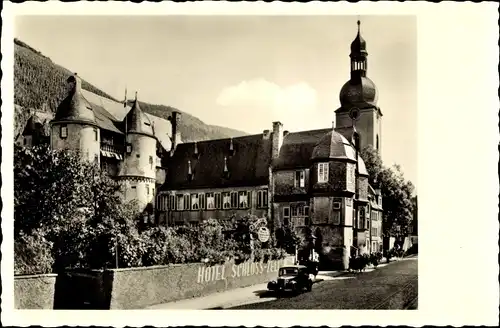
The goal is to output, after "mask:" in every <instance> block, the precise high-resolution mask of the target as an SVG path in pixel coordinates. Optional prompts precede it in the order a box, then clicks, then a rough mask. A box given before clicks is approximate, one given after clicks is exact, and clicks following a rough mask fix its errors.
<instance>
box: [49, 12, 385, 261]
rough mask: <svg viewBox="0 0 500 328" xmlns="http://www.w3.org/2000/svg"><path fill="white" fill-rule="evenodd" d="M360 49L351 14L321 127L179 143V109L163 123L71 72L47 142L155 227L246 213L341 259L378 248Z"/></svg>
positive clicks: (378, 118) (370, 120)
mask: <svg viewBox="0 0 500 328" xmlns="http://www.w3.org/2000/svg"><path fill="white" fill-rule="evenodd" d="M367 56H368V53H367V50H366V41H365V40H364V39H363V38H362V37H361V33H360V23H359V21H358V33H357V36H356V38H355V39H354V41H353V42H352V44H351V54H350V58H351V73H350V79H349V80H348V81H347V82H346V83H345V85H344V86H343V87H342V89H341V90H340V104H341V106H340V108H338V109H337V110H336V111H335V122H336V125H335V126H332V127H329V128H325V129H318V130H311V131H298V132H289V131H287V130H285V128H284V126H283V124H282V123H281V122H274V123H273V125H272V129H268V130H267V129H266V130H264V131H263V132H262V133H260V134H255V135H248V136H242V137H236V138H228V139H219V140H208V141H199V142H189V143H182V142H181V141H180V136H179V133H178V132H177V130H178V126H179V124H181V119H180V113H177V112H173V113H172V115H171V117H170V118H169V120H168V121H166V120H163V119H160V118H157V117H153V116H152V115H148V114H145V113H144V112H143V111H142V110H141V108H140V106H139V102H138V100H137V94H136V97H135V100H134V102H133V104H132V107H131V108H128V107H127V106H126V105H125V106H124V107H123V108H122V107H121V106H120V103H116V102H114V104H111V103H107V104H104V103H103V100H102V99H97V100H96V98H95V97H96V96H95V95H93V94H90V93H88V92H87V91H84V90H82V89H81V82H80V79H79V78H78V76H77V75H75V76H72V77H70V78H69V79H68V82H69V83H70V85H71V88H70V92H69V94H68V96H67V98H66V99H65V100H64V101H63V102H62V103H61V105H60V106H59V108H58V109H57V113H56V115H55V118H54V119H53V120H52V121H51V131H50V143H51V146H52V147H53V148H58V149H75V150H79V151H81V154H82V156H83V157H84V158H85V159H87V160H93V161H96V162H99V163H100V165H101V167H103V169H105V170H106V171H107V172H108V173H109V174H110V175H111V176H114V177H115V178H116V179H117V180H119V181H120V182H121V183H122V184H123V186H124V197H125V199H126V200H128V201H132V200H136V201H138V203H139V204H140V206H141V208H142V209H144V210H145V211H146V213H147V214H148V216H147V218H148V219H149V220H151V221H153V220H154V222H155V223H156V224H161V225H168V226H172V225H181V224H197V223H199V222H201V221H203V220H205V219H210V218H212V219H217V220H227V219H229V218H231V217H232V216H235V215H236V216H242V215H246V214H248V213H250V214H254V215H256V216H258V217H265V218H267V219H268V223H269V227H270V228H271V229H273V230H276V229H278V228H280V227H293V228H294V229H297V230H299V231H301V232H302V233H303V235H304V238H305V239H307V237H308V236H307V234H310V233H312V234H314V235H315V236H316V237H317V238H318V239H319V240H320V243H321V246H322V247H323V248H324V249H327V250H328V253H329V255H328V256H329V257H330V258H331V259H332V260H339V259H340V255H341V252H342V247H343V246H345V247H346V248H347V249H351V251H353V252H354V253H356V252H361V253H362V252H374V251H379V250H380V246H381V244H382V238H381V237H382V233H381V230H382V213H383V211H382V199H381V194H380V190H378V189H374V188H373V187H372V186H370V185H369V182H368V172H367V170H366V167H365V164H364V162H363V160H362V159H361V157H360V156H359V154H358V153H359V150H360V149H362V148H363V147H365V146H371V147H373V148H375V149H377V150H378V151H380V149H381V147H382V134H381V124H382V112H381V110H380V108H379V107H378V106H377V99H378V92H377V88H376V86H375V84H374V83H373V82H372V81H371V80H370V79H369V78H368V77H367V66H368V61H367ZM84 93H85V94H84ZM92 97H94V98H92ZM88 99H90V100H93V101H89V100H88ZM125 103H126V102H125ZM155 123H156V124H155ZM159 126H161V128H159Z"/></svg>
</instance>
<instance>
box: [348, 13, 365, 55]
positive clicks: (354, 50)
mask: <svg viewBox="0 0 500 328" xmlns="http://www.w3.org/2000/svg"><path fill="white" fill-rule="evenodd" d="M367 55H368V52H367V51H366V41H365V39H363V37H362V36H361V21H359V20H358V34H357V35H356V38H355V39H354V41H352V43H351V57H359V56H367Z"/></svg>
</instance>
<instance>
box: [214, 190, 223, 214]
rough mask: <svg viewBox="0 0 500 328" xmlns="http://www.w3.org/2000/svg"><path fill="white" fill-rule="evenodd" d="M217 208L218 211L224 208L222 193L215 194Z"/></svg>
mask: <svg viewBox="0 0 500 328" xmlns="http://www.w3.org/2000/svg"><path fill="white" fill-rule="evenodd" d="M215 208H216V209H218V210H220V209H221V208H222V197H221V193H220V192H216V193H215Z"/></svg>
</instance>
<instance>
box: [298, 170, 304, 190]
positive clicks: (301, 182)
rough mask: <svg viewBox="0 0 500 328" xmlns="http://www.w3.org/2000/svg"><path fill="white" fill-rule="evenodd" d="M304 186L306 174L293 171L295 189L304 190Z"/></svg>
mask: <svg viewBox="0 0 500 328" xmlns="http://www.w3.org/2000/svg"><path fill="white" fill-rule="evenodd" d="M305 186H306V172H305V171H304V170H300V171H295V187H297V188H304V187H305Z"/></svg>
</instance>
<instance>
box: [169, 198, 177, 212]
mask: <svg viewBox="0 0 500 328" xmlns="http://www.w3.org/2000/svg"><path fill="white" fill-rule="evenodd" d="M168 205H169V209H171V210H172V211H174V210H175V196H174V195H169V196H168Z"/></svg>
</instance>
